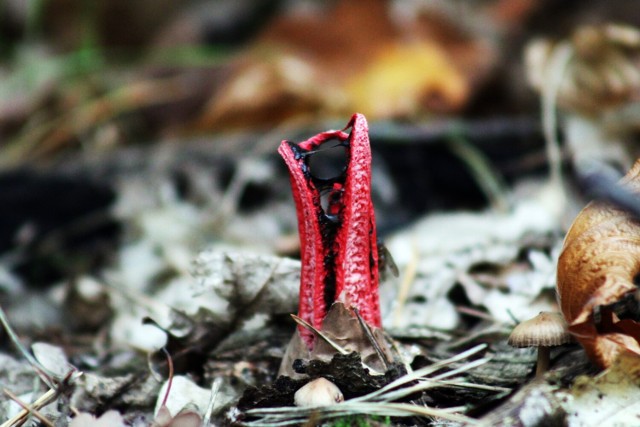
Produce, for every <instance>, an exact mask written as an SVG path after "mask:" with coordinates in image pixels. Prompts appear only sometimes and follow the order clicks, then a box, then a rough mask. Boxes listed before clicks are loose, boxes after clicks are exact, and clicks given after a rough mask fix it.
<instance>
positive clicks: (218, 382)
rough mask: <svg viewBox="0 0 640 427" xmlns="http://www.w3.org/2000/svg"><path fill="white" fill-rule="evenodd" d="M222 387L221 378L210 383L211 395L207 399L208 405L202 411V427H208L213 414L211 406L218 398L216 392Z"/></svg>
mask: <svg viewBox="0 0 640 427" xmlns="http://www.w3.org/2000/svg"><path fill="white" fill-rule="evenodd" d="M221 386H222V378H220V377H218V378H216V379H215V380H213V383H211V394H210V397H209V404H208V405H207V409H206V410H205V411H204V418H203V420H202V425H203V427H209V423H210V422H211V415H212V414H213V406H214V404H215V402H216V399H217V397H218V392H219V391H220V387H221Z"/></svg>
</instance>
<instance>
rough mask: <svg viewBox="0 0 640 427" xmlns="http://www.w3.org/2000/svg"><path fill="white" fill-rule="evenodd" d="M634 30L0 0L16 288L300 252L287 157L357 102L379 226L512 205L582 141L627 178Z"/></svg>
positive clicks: (360, 11)
mask: <svg viewBox="0 0 640 427" xmlns="http://www.w3.org/2000/svg"><path fill="white" fill-rule="evenodd" d="M637 25H640V8H638V7H637V2H635V1H633V0H627V1H624V0H618V1H615V2H604V1H597V0H581V1H578V0H544V1H533V0H482V1H478V0H475V1H464V0H456V1H445V0H440V1H439V0H431V1H427V0H424V1H420V0H388V1H385V0H359V1H347V0H333V1H312V0H300V1H290V0H208V1H205V0H188V1H181V2H177V1H170V0H137V1H127V0H91V1H90V0H30V1H23V0H5V1H3V2H0V287H2V288H3V292H4V293H3V295H4V297H5V298H9V297H8V296H7V295H14V296H15V295H20V294H21V292H23V291H24V289H25V286H26V287H27V288H30V287H32V286H35V287H36V288H37V287H38V286H44V287H48V286H51V285H52V284H54V283H57V282H58V281H60V280H63V279H64V280H67V279H69V278H74V277H81V276H83V275H85V274H99V272H100V271H102V270H101V269H103V268H105V266H109V267H110V268H116V269H122V270H121V273H122V272H123V271H125V270H126V269H127V268H129V267H130V266H133V265H138V266H139V265H144V266H146V267H145V269H143V270H144V271H143V272H140V271H137V270H136V272H131V273H126V274H130V275H129V276H127V277H128V279H127V280H131V281H132V282H137V283H138V284H139V286H142V287H144V286H153V283H155V282H154V280H155V281H157V280H160V279H161V278H162V279H166V278H167V277H170V276H171V275H172V274H174V273H175V272H176V271H178V270H179V271H186V270H188V269H189V265H190V264H189V263H190V260H191V259H192V258H193V256H194V253H195V251H197V250H198V249H199V248H201V247H203V246H206V245H209V244H212V243H224V244H229V245H236V246H241V247H243V248H251V249H253V250H258V251H264V252H271V253H273V252H275V253H278V254H285V255H295V254H296V251H297V237H296V230H297V228H296V227H297V226H296V220H295V212H294V208H293V204H292V202H291V198H290V197H291V196H290V189H289V184H288V179H287V175H286V171H285V168H284V165H283V164H282V162H281V160H280V159H279V158H276V155H275V150H276V147H277V145H278V144H279V142H280V141H281V140H282V139H292V140H301V139H304V138H307V137H308V136H310V135H313V134H315V133H317V132H318V131H321V130H325V129H328V128H341V127H343V126H344V124H345V123H346V122H347V121H348V119H349V117H350V116H351V114H352V113H353V112H356V111H357V112H361V113H364V114H365V115H366V116H367V118H368V120H369V122H370V125H371V139H372V145H373V150H374V197H375V200H376V202H375V203H376V209H377V215H378V223H379V227H380V230H381V232H382V234H383V235H384V234H388V233H389V232H391V231H393V230H397V229H399V228H401V227H403V226H406V225H407V224H408V223H409V222H410V221H412V220H414V219H416V218H418V217H420V216H422V215H425V214H427V213H431V212H437V211H440V212H441V211H448V210H453V209H456V210H458V209H483V208H487V207H489V208H495V209H503V210H508V209H509V206H510V204H511V200H510V197H511V196H510V195H509V191H510V188H512V186H513V185H514V183H515V182H517V181H519V180H521V179H523V178H525V177H537V178H539V179H547V176H548V172H549V170H548V164H549V161H550V160H553V159H554V158H556V160H555V161H556V163H558V162H560V163H563V164H564V165H565V166H567V167H568V168H569V169H568V170H571V168H573V167H575V163H574V158H575V155H576V153H583V152H586V151H589V150H591V149H589V150H587V149H586V148H585V149H582V148H581V147H580V145H578V146H576V145H575V143H573V145H572V143H571V141H583V140H588V139H589V138H588V137H585V135H597V136H598V138H596V139H598V141H600V142H602V141H611V144H612V145H605V146H604V148H602V147H600V149H601V152H604V153H613V152H615V153H618V152H620V153H621V154H620V155H618V154H616V156H613V155H612V156H611V157H612V159H611V164H612V165H614V166H615V167H617V168H618V169H619V170H623V169H624V168H625V167H626V166H628V164H630V162H631V161H632V160H633V158H634V157H633V155H632V154H629V153H632V152H633V150H634V144H633V142H634V138H635V135H636V124H637V117H638V114H636V110H635V108H636V106H635V102H636V101H637V99H638V87H640V77H639V75H640V73H639V72H638V63H639V62H638V52H639V49H640V37H639V36H638V33H637V30H636V29H635V26H637ZM567 52H568V53H567ZM563 55H564V56H563ZM554 73H555V74H554ZM558 74H559V75H561V78H560V79H557V81H556V80H554V76H556V75H558ZM565 77H566V78H565ZM545 94H546V95H549V94H550V95H549V99H551V103H550V107H549V106H547V109H546V110H544V111H545V113H543V110H542V108H541V105H542V104H543V103H542V102H541V98H545V96H546V95H545ZM549 112H551V113H552V114H551V115H549ZM556 113H557V114H558V117H559V118H560V121H559V123H555V122H554V120H555V119H554V117H556V116H555V114H556ZM545 114H546V115H545ZM545 118H546V119H545ZM543 119H545V120H547V121H549V120H551V121H550V122H549V123H550V126H551V134H553V133H556V131H557V135H556V136H557V137H559V139H560V142H561V143H562V144H563V145H562V147H561V150H560V155H559V156H555V157H553V153H554V152H557V151H558V150H556V151H554V150H553V149H550V148H549V146H548V145H546V143H545V138H544V134H545V131H544V129H545V128H544V126H543V121H544V120H543ZM565 119H566V120H568V121H565ZM566 123H572V124H573V125H572V127H571V128H570V129H572V131H568V130H567V129H568V128H567V127H565V124H566ZM603 123H604V124H605V125H603ZM575 129H577V131H575V132H574V133H573V134H572V133H571V132H573V130H575ZM570 134H571V135H574V136H573V137H571V138H569V137H568V135H570ZM547 135H549V132H547ZM581 143H582V142H579V144H581ZM596 145H598V144H596ZM576 147H577V148H576ZM612 147H614V148H612ZM556 148H557V147H556ZM602 150H604V151H602ZM596 151H597V150H596ZM592 152H593V151H589V153H592ZM550 153H551V154H550ZM550 155H551V156H552V158H550ZM603 157H609V155H608V154H607V155H601V156H600V158H603ZM127 271H128V270H127ZM167 272H168V273H167ZM122 274H125V273H122ZM126 274H125V275H126ZM9 299H10V298H9ZM36 311H37V310H36ZM23 312H24V313H29V312H30V311H28V310H23Z"/></svg>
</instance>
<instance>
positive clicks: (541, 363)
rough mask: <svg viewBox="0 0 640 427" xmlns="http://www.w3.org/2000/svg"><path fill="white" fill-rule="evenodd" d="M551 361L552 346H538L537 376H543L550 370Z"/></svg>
mask: <svg viewBox="0 0 640 427" xmlns="http://www.w3.org/2000/svg"><path fill="white" fill-rule="evenodd" d="M550 363H551V348H550V347H546V346H540V347H538V363H537V365H536V377H538V378H539V377H542V376H543V375H544V373H545V372H547V371H548V370H549V365H550Z"/></svg>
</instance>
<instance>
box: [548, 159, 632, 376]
mask: <svg viewBox="0 0 640 427" xmlns="http://www.w3.org/2000/svg"><path fill="white" fill-rule="evenodd" d="M620 184H621V185H624V186H625V187H627V188H628V189H629V190H630V191H632V192H634V193H638V194H640V161H637V162H636V164H635V165H634V166H633V168H632V169H631V170H630V171H629V173H627V175H626V176H625V177H624V178H623V179H622V180H621V182H620ZM638 274H640V222H639V221H638V220H637V219H636V218H634V217H633V216H632V215H630V214H628V213H626V212H625V211H623V210H621V209H618V208H615V207H613V206H611V205H608V204H605V203H602V202H592V203H590V204H589V205H587V207H585V208H584V209H583V210H582V212H580V214H579V215H578V216H577V218H576V219H575V221H574V222H573V225H572V226H571V228H570V230H569V232H568V233H567V236H566V238H565V242H564V248H563V250H562V253H561V254H560V258H559V260H558V275H557V289H558V297H559V299H560V306H561V309H562V313H563V315H564V316H565V319H566V320H567V323H568V324H569V330H570V331H571V332H572V333H573V334H574V335H575V337H576V339H577V340H578V341H579V342H580V343H581V344H582V346H583V347H584V348H585V350H586V352H587V355H588V356H589V358H590V359H591V360H592V361H594V362H595V363H596V364H598V365H600V366H601V367H608V366H610V365H611V364H612V363H613V362H614V360H615V359H616V357H617V356H618V355H619V354H620V353H621V352H622V351H623V350H624V349H627V350H630V351H632V352H634V353H637V354H640V323H638V319H640V317H639V316H638V314H639V310H638V300H637V292H638V287H637V284H636V283H637V277H638Z"/></svg>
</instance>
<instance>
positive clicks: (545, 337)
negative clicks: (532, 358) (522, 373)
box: [509, 311, 572, 377]
mask: <svg viewBox="0 0 640 427" xmlns="http://www.w3.org/2000/svg"><path fill="white" fill-rule="evenodd" d="M571 340H572V336H571V334H570V333H569V331H568V328H567V322H566V321H565V320H564V317H562V314H560V313H551V312H548V311H541V312H540V314H538V315H537V316H536V317H534V318H532V319H529V320H526V321H524V322H522V323H520V324H518V326H516V327H515V328H513V331H512V332H511V335H510V336H509V345H510V346H513V347H537V348H538V363H537V365H536V377H540V376H542V375H543V374H544V373H545V372H546V371H547V370H548V369H549V363H550V352H551V347H554V346H557V345H562V344H566V343H568V342H570V341H571Z"/></svg>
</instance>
